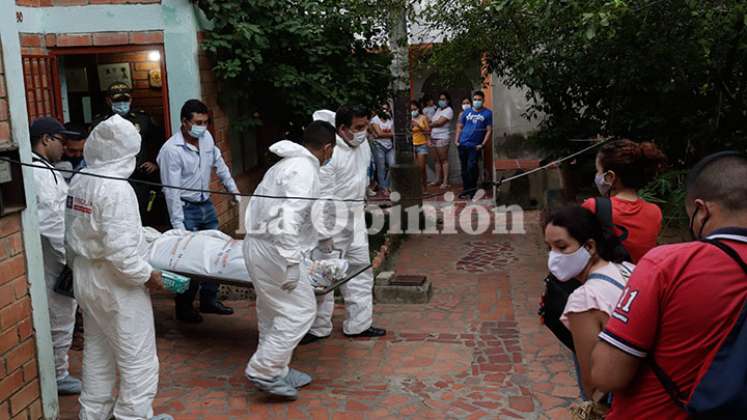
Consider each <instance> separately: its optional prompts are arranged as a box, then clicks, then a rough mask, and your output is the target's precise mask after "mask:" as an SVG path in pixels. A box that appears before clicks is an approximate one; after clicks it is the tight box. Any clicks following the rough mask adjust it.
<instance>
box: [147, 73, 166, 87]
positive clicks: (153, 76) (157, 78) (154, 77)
mask: <svg viewBox="0 0 747 420" xmlns="http://www.w3.org/2000/svg"><path fill="white" fill-rule="evenodd" d="M148 84H149V85H150V87H152V88H160V87H161V86H163V81H162V80H161V69H151V70H150V71H148Z"/></svg>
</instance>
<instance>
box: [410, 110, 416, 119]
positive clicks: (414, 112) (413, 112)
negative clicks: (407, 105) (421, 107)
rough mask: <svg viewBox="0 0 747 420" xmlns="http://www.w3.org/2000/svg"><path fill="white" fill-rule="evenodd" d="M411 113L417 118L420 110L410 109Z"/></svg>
mask: <svg viewBox="0 0 747 420" xmlns="http://www.w3.org/2000/svg"><path fill="white" fill-rule="evenodd" d="M410 114H412V117H413V118H417V117H418V111H410Z"/></svg>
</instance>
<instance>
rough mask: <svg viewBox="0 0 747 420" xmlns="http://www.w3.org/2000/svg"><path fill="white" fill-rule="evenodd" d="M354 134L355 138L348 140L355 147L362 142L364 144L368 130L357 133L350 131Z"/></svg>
mask: <svg viewBox="0 0 747 420" xmlns="http://www.w3.org/2000/svg"><path fill="white" fill-rule="evenodd" d="M350 132H351V133H352V134H353V138H352V139H351V140H348V143H350V145H351V146H353V147H358V146H360V145H361V144H363V142H364V141H366V137H367V134H366V130H363V131H358V132H357V133H354V132H353V131H350Z"/></svg>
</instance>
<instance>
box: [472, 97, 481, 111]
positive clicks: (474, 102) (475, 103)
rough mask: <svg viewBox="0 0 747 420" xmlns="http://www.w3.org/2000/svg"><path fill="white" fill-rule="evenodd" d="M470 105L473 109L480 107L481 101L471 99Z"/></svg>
mask: <svg viewBox="0 0 747 420" xmlns="http://www.w3.org/2000/svg"><path fill="white" fill-rule="evenodd" d="M472 107H473V108H475V109H480V108H482V101H481V100H479V99H478V100H476V101H472Z"/></svg>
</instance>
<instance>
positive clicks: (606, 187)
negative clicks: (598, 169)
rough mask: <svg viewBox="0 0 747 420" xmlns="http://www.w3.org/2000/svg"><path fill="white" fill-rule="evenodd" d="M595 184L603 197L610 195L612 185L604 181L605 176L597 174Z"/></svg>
mask: <svg viewBox="0 0 747 420" xmlns="http://www.w3.org/2000/svg"><path fill="white" fill-rule="evenodd" d="M594 184H596V186H597V190H598V191H599V194H601V195H602V196H604V197H607V196H608V195H609V194H610V189H612V185H611V184H608V183H607V181H605V180H604V174H596V175H595V176H594Z"/></svg>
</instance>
